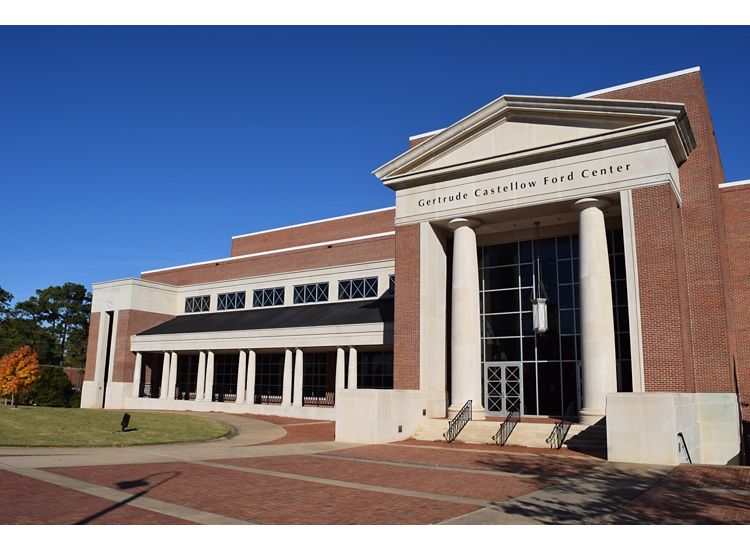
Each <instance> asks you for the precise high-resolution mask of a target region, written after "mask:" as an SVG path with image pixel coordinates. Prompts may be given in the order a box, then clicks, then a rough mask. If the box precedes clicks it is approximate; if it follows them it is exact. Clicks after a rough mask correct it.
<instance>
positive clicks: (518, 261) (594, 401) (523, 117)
mask: <svg viewBox="0 0 750 550" xmlns="http://www.w3.org/2000/svg"><path fill="white" fill-rule="evenodd" d="M694 146H695V143H694V139H693V137H692V132H691V130H690V125H689V123H688V121H687V117H686V115H685V111H684V107H683V106H682V105H679V104H664V103H660V104H654V103H644V102H631V101H610V100H606V101H605V100H572V99H567V98H536V97H534V98H530V97H520V96H504V97H502V98H500V99H498V100H496V101H495V102H493V103H491V104H489V105H488V106H486V107H484V108H482V109H480V110H479V111H477V112H475V113H473V114H472V115H470V116H469V117H467V118H465V119H463V120H461V121H459V122H457V123H456V124H454V125H453V126H451V127H449V128H447V129H445V130H442V131H440V132H438V133H436V134H435V135H434V136H433V137H432V138H431V139H427V140H426V141H424V142H423V143H421V144H419V145H417V146H416V147H413V148H412V149H410V150H409V151H407V152H406V153H404V154H403V155H401V156H399V157H397V158H396V159H394V160H393V161H391V162H389V163H387V164H386V165H384V166H382V167H381V168H379V169H378V170H376V171H375V175H376V176H378V177H379V178H380V179H381V180H382V181H383V183H384V184H385V185H387V186H388V187H390V188H392V189H394V190H395V192H396V226H397V250H398V238H399V228H406V227H409V226H419V227H420V234H421V235H425V234H426V235H434V237H433V238H434V239H436V240H437V241H439V242H442V243H444V246H441V247H437V246H432V247H427V246H424V243H425V237H424V236H423V237H422V238H421V241H422V246H421V249H420V252H421V257H420V263H421V265H422V269H423V271H422V277H423V280H426V281H433V280H434V278H435V277H444V280H445V282H444V285H445V288H446V291H447V292H446V297H445V302H444V307H445V312H446V313H445V316H444V317H443V318H442V319H443V320H442V321H441V320H440V319H439V318H438V319H435V316H434V313H433V314H430V315H429V317H427V316H425V315H426V314H427V312H425V311H424V310H425V308H424V307H423V306H420V308H419V309H420V311H421V312H422V318H421V319H420V325H421V326H429V327H431V330H436V329H437V330H440V328H439V327H440V325H441V324H442V323H444V325H443V326H444V327H446V329H445V330H446V331H447V332H446V334H447V338H446V340H447V341H446V344H447V348H448V354H447V357H449V362H448V361H445V360H443V359H441V358H440V357H439V356H438V355H435V354H433V353H432V350H430V349H429V348H425V349H424V350H423V353H422V355H421V360H420V369H421V370H422V371H424V370H425V369H428V368H431V369H433V371H434V369H435V368H436V367H435V366H434V363H435V362H438V363H442V364H443V365H444V369H445V370H444V372H446V373H449V375H448V376H447V377H446V387H445V389H446V391H447V393H448V395H449V401H448V402H449V407H448V409H447V412H448V416H449V417H451V416H452V415H454V414H455V413H456V412H457V411H458V410H460V409H461V408H462V407H463V406H464V404H465V403H466V402H467V401H469V400H471V401H472V412H473V415H472V416H473V418H474V419H477V418H483V416H484V415H485V414H492V413H493V412H494V414H498V413H503V414H505V413H506V412H507V410H506V409H507V407H509V406H511V405H512V404H515V405H519V406H520V407H521V412H522V414H530V415H532V416H535V415H539V416H545V415H549V416H556V415H560V414H562V412H563V409H565V408H566V405H570V404H572V405H574V406H575V407H574V409H575V411H577V413H578V417H579V419H580V422H582V423H585V424H593V423H595V422H596V421H597V420H599V419H601V418H602V417H603V416H604V415H605V399H606V395H607V394H609V393H615V392H617V391H618V382H619V385H620V389H621V390H623V389H626V390H630V389H631V388H632V390H634V391H643V386H642V374H641V373H642V364H638V361H639V357H640V355H639V353H638V351H637V349H633V350H631V349H630V348H638V347H639V345H640V342H639V340H638V338H639V334H640V330H634V331H631V330H630V328H631V327H632V326H633V325H636V324H637V323H638V300H637V296H634V293H633V292H632V288H631V285H633V284H634V283H633V282H634V281H635V280H636V278H637V267H636V263H635V261H634V257H635V249H634V236H633V235H632V233H630V230H631V228H632V223H631V218H630V217H631V216H632V210H631V207H630V201H631V199H630V194H631V192H632V190H633V189H637V188H641V187H651V186H667V187H668V188H670V189H671V191H672V193H673V194H674V196H675V198H676V200H677V202H678V203H679V202H680V201H681V197H680V190H679V176H678V172H677V167H678V166H679V164H681V163H682V162H684V161H685V160H686V159H687V156H688V154H689V153H690V151H691V150H692V148H693V147H694ZM535 232H536V233H535ZM613 232H614V233H613ZM402 234H405V233H402ZM540 237H541V238H542V239H541V240H540ZM545 238H546V239H547V240H546V241H545ZM550 239H551V240H550ZM561 239H562V240H561ZM571 239H572V240H571ZM613 239H616V240H617V242H618V243H627V246H624V245H623V244H618V248H619V249H618V250H612V249H611V246H612V243H613V242H614V241H613ZM548 241H549V242H552V244H553V245H554V243H555V242H556V243H558V244H557V245H555V246H557V248H556V250H557V252H556V253H555V252H554V250H553V252H552V255H551V256H550V253H549V252H545V247H547V246H549V243H548ZM608 242H609V243H610V245H609V246H608ZM495 243H498V244H495ZM501 243H507V245H503V244H501ZM570 243H572V244H573V245H574V246H575V247H576V252H575V254H571V253H570V251H569V250H568V251H567V252H565V253H563V251H564V250H565V247H568V248H569V247H570V246H571V244H570ZM486 245H492V246H491V247H490V248H487V246H486ZM563 245H564V246H563ZM561 246H562V247H563V248H560V247H561ZM493 247H494V248H493ZM497 247H500V248H497ZM502 247H505V248H502ZM508 247H511V248H508ZM501 248H502V250H501ZM626 248H627V250H625V249H626ZM506 249H507V250H506ZM483 250H485V252H483ZM507 251H511V252H508V254H510V255H507V254H506V252H507ZM487 254H501V256H503V254H506V255H505V256H503V259H502V260H497V262H495V263H492V261H489V263H488V259H487V258H488V256H487ZM514 254H515V255H516V256H514ZM518 254H521V255H526V256H525V257H524V258H521V257H520V256H517V255H518ZM397 256H398V252H397ZM483 258H484V260H483ZM568 258H570V259H568ZM478 259H479V261H478ZM614 261H617V262H618V268H619V271H618V274H617V280H615V278H614V275H613V274H612V273H610V264H611V263H612V262H614ZM483 262H484V263H483ZM613 265H614V264H613ZM428 266H430V267H429V269H431V270H432V272H431V273H430V276H429V277H427V273H426V272H425V271H424V270H425V269H426V268H428ZM436 266H437V268H438V272H437V273H436V272H435V267H436ZM495 266H498V267H495ZM561 269H562V270H563V271H565V277H564V278H563V275H562V272H561V271H560V270H561ZM488 277H489V278H488ZM498 278H499V279H498ZM539 283H541V286H542V287H544V286H547V287H550V288H552V289H553V290H554V291H555V296H554V299H551V300H550V301H549V303H548V307H550V308H552V309H551V310H550V315H551V321H552V323H553V326H552V327H550V332H548V333H537V332H536V331H535V330H534V329H533V327H532V326H531V313H530V309H531V306H530V298H531V297H532V295H531V293H532V291H536V289H537V287H538V286H539ZM558 283H559V284H558ZM429 284H430V285H432V284H434V283H432V282H430V283H429ZM615 287H617V288H618V293H619V294H620V296H619V298H618V300H619V301H618V302H617V303H615V302H614V301H613V288H615ZM620 287H622V290H619V289H620ZM448 289H449V290H448ZM422 290H424V291H427V292H430V289H429V288H427V287H423V289H422ZM558 292H559V293H560V294H559V295H558V294H557V293H558ZM627 297H631V298H632V301H633V303H628V302H627ZM398 299H402V295H397V300H398ZM404 299H412V300H414V299H417V297H405V298H404ZM437 309H439V308H437ZM397 310H398V304H397ZM618 315H619V316H620V318H618V317H617V316H618ZM623 315H624V317H623ZM616 324H617V327H616V326H615V325H616ZM631 333H632V334H631ZM423 335H425V336H426V333H423ZM617 342H620V344H619V345H618V344H617ZM428 345H429V344H428V342H427V341H424V340H422V339H420V346H428ZM626 348H627V349H626ZM401 349H402V348H400V347H399V341H398V339H397V341H396V348H395V353H396V356H397V357H398V356H399V353H400V350H401ZM428 358H429V361H430V362H431V364H430V365H427V364H426V363H424V361H425V360H428ZM631 361H632V364H631ZM623 377H625V378H626V379H625V380H624V381H623ZM550 388H551V391H552V392H553V393H554V392H558V394H559V395H560V397H559V398H556V399H557V400H558V403H559V405H554V406H553V405H551V404H550V403H551V402H550V401H549V400H550V399H552V397H550V395H552V394H549V391H550V390H549V389H550ZM545 392H547V394H549V395H547V394H545ZM532 394H533V395H532ZM485 407H489V410H484V409H485ZM555 411H556V412H555ZM433 414H434V413H433ZM438 414H439V413H438Z"/></svg>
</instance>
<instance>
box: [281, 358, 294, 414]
mask: <svg viewBox="0 0 750 550" xmlns="http://www.w3.org/2000/svg"><path fill="white" fill-rule="evenodd" d="M291 404H292V350H290V349H287V350H284V386H283V388H282V390H281V405H282V406H283V407H288V406H289V405H291Z"/></svg>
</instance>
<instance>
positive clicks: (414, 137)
mask: <svg viewBox="0 0 750 550" xmlns="http://www.w3.org/2000/svg"><path fill="white" fill-rule="evenodd" d="M443 130H445V128H440V129H439V130H432V131H430V132H424V133H423V134H417V135H416V136H409V141H411V140H413V139H419V138H423V137H427V136H434V135H435V134H439V133H440V132H442V131H443Z"/></svg>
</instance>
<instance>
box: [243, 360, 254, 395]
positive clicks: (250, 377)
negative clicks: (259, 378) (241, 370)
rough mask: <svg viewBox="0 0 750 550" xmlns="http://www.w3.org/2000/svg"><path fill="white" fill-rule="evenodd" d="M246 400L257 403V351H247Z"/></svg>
mask: <svg viewBox="0 0 750 550" xmlns="http://www.w3.org/2000/svg"><path fill="white" fill-rule="evenodd" d="M245 402H247V403H250V404H254V403H255V352H254V351H253V350H250V351H248V352H247V391H246V392H245Z"/></svg>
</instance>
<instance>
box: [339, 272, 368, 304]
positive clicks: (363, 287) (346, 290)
mask: <svg viewBox="0 0 750 550" xmlns="http://www.w3.org/2000/svg"><path fill="white" fill-rule="evenodd" d="M377 295H378V278H377V277H367V278H366V279H349V280H346V281H339V300H356V299H357V298H375V297H377Z"/></svg>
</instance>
